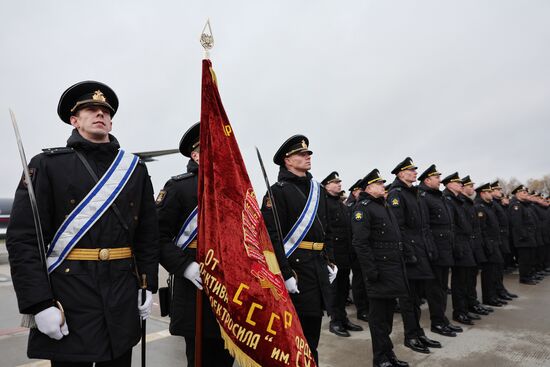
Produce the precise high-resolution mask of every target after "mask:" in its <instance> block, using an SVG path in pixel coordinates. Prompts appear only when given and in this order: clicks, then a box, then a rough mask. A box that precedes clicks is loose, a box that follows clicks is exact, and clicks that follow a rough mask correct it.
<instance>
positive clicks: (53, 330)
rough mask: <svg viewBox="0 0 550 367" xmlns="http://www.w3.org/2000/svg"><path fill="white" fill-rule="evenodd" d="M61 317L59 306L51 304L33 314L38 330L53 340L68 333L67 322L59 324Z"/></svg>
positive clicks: (59, 338)
mask: <svg viewBox="0 0 550 367" xmlns="http://www.w3.org/2000/svg"><path fill="white" fill-rule="evenodd" d="M62 319H63V316H62V315H61V311H60V310H59V308H57V307H53V306H52V307H48V308H46V309H45V310H43V311H40V312H39V313H37V314H36V315H34V321H35V322H36V327H37V328H38V330H40V332H41V333H43V334H46V335H47V336H49V337H50V338H52V339H55V340H61V338H63V337H64V336H65V335H69V328H68V327H67V322H64V323H63V325H61V320H62Z"/></svg>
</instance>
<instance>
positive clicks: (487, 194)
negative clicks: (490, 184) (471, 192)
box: [479, 191, 493, 202]
mask: <svg viewBox="0 0 550 367" xmlns="http://www.w3.org/2000/svg"><path fill="white" fill-rule="evenodd" d="M479 196H481V199H483V200H485V201H486V202H489V201H491V200H493V194H492V193H491V191H482V192H480V193H479Z"/></svg>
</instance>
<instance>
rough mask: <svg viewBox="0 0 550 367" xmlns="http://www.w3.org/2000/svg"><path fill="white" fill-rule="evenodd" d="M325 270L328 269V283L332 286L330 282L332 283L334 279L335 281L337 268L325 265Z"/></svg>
mask: <svg viewBox="0 0 550 367" xmlns="http://www.w3.org/2000/svg"><path fill="white" fill-rule="evenodd" d="M327 268H328V281H329V282H330V284H332V282H334V279H336V274H338V267H337V266H336V264H334V265H332V266H330V265H327Z"/></svg>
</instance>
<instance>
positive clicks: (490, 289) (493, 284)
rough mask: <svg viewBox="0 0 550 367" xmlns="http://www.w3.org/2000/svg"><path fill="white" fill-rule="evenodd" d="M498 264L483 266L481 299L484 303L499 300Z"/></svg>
mask: <svg viewBox="0 0 550 367" xmlns="http://www.w3.org/2000/svg"><path fill="white" fill-rule="evenodd" d="M497 267H498V264H491V263H485V264H483V265H482V266H481V299H482V301H483V303H487V302H490V301H492V300H494V299H495V298H497V296H498V292H497V284H498V283H497V277H498V275H497V274H498V270H497Z"/></svg>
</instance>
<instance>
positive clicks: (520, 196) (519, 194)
mask: <svg viewBox="0 0 550 367" xmlns="http://www.w3.org/2000/svg"><path fill="white" fill-rule="evenodd" d="M516 197H517V198H518V200H521V201H525V200H527V199H528V198H529V194H528V193H527V191H525V190H521V191H518V192H516Z"/></svg>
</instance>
